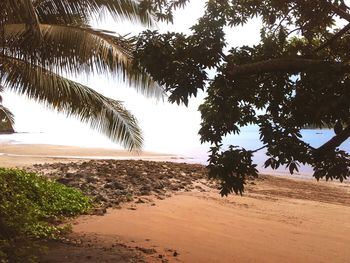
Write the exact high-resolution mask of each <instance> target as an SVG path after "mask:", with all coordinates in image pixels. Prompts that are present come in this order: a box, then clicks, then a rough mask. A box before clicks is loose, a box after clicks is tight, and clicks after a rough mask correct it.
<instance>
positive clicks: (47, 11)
mask: <svg viewBox="0 0 350 263" xmlns="http://www.w3.org/2000/svg"><path fill="white" fill-rule="evenodd" d="M33 5H34V8H35V9H36V12H37V15H38V17H39V19H40V21H41V23H50V24H51V23H55V24H56V23H65V24H73V23H75V22H76V21H77V18H79V20H80V21H85V22H87V21H89V20H91V18H94V17H95V18H100V16H101V15H106V14H107V13H109V14H111V15H112V17H113V18H114V19H115V20H117V21H121V20H129V21H132V22H140V23H142V24H144V25H148V26H152V25H154V24H155V22H154V19H153V17H152V15H151V14H150V13H149V12H148V11H147V12H142V11H141V8H139V2H138V1H136V0H89V1H86V0H35V1H33ZM57 14H59V16H57Z"/></svg>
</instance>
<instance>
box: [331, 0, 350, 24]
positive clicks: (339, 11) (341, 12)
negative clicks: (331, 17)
mask: <svg viewBox="0 0 350 263" xmlns="http://www.w3.org/2000/svg"><path fill="white" fill-rule="evenodd" d="M325 3H326V4H327V5H328V7H329V8H330V9H331V10H332V11H333V12H334V13H335V14H337V15H338V16H339V17H341V18H343V19H345V20H347V21H349V22H350V14H349V13H347V12H345V11H344V10H343V9H341V8H339V7H338V6H335V5H333V4H332V3H330V2H328V1H325Z"/></svg>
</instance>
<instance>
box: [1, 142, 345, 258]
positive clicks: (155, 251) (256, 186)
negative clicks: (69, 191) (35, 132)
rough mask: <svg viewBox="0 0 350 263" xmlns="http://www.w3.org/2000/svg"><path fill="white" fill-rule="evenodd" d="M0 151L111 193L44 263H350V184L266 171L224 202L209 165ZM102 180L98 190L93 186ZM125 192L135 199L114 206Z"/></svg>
mask: <svg viewBox="0 0 350 263" xmlns="http://www.w3.org/2000/svg"><path fill="white" fill-rule="evenodd" d="M0 152H1V153H4V154H3V155H1V156H0V166H7V167H15V166H19V167H22V166H29V165H32V164H35V163H41V164H42V165H37V166H34V168H33V169H34V170H37V171H43V172H44V173H45V174H46V176H51V177H54V178H59V179H60V180H61V181H62V182H66V183H68V184H70V185H74V186H77V187H81V188H82V189H87V190H89V191H90V192H89V193H92V194H95V195H97V194H98V193H97V190H98V189H101V191H100V193H99V194H100V195H102V197H103V198H104V199H101V200H102V201H101V202H100V204H101V206H102V207H103V208H107V212H106V213H104V215H103V216H98V215H86V216H82V217H79V218H77V219H75V220H74V221H73V222H72V224H73V228H72V229H73V233H72V234H71V236H70V239H71V241H72V240H73V241H74V242H73V241H72V242H67V243H50V244H49V247H50V250H49V253H48V255H46V256H44V257H43V258H42V259H41V261H40V262H42V263H48V262H50V263H51V262H76V263H82V262H223V263H226V262H227V263H230V262H305V263H306V262H315V263H316V262H349V261H350V250H349V249H348V245H349V243H350V223H349V219H350V185H349V184H340V183H332V182H328V183H327V182H316V181H314V180H296V179H286V178H280V177H274V176H261V177H260V178H259V179H256V180H253V181H249V182H248V184H247V188H246V192H245V194H244V195H243V196H233V195H232V196H229V197H225V198H222V197H221V196H220V195H219V194H218V190H217V189H216V186H215V184H214V183H212V182H208V181H206V179H205V169H204V168H203V167H201V166H199V165H198V166H196V165H185V164H172V163H169V162H166V163H163V162H143V161H130V160H125V161H115V160H110V161H105V160H94V161H87V160H86V159H83V160H82V159H79V158H70V157H72V156H74V155H77V156H78V157H79V156H91V157H92V158H91V159H94V157H99V156H111V155H112V154H115V155H116V156H122V157H126V158H127V157H129V156H130V155H127V153H126V152H123V151H112V150H104V149H87V148H83V149H82V148H76V147H68V148H67V147H63V148H61V147H58V146H28V145H1V146H0ZM112 152H113V153H112ZM39 155H40V156H39ZM52 156H56V157H55V158H53V157H52ZM60 156H66V157H68V158H60ZM169 156H170V155H169ZM169 156H168V155H161V154H152V153H143V154H142V155H139V157H140V158H142V159H143V158H144V157H145V159H146V160H149V159H150V158H155V159H157V161H160V160H162V158H164V159H163V160H164V161H166V160H168V159H169V158H168V157H169ZM72 161H73V162H72ZM46 162H50V163H51V162H56V164H55V165H49V164H46V165H45V164H44V163H46ZM86 174H88V175H89V176H85V175H86ZM68 175H69V176H68ZM78 177H79V178H78ZM85 177H86V178H85ZM92 179H94V180H95V181H94V183H93V184H94V187H95V188H94V187H92V186H91V185H87V184H86V181H87V180H90V181H91V180H92ZM84 187H85V188H84ZM121 189H123V190H121ZM130 189H131V190H130ZM145 189H146V190H147V191H145ZM128 191H129V192H128ZM130 193H132V195H131V196H130ZM119 195H124V196H127V197H128V198H127V199H125V198H124V199H123V198H121V199H120V200H118V202H113V200H114V199H115V197H116V196H119Z"/></svg>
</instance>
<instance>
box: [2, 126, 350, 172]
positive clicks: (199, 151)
mask: <svg viewBox="0 0 350 263" xmlns="http://www.w3.org/2000/svg"><path fill="white" fill-rule="evenodd" d="M301 133H302V136H303V139H304V140H305V141H306V142H308V143H310V145H311V146H313V147H318V146H320V145H322V144H323V143H324V142H325V141H327V140H329V139H330V138H332V137H333V136H334V132H333V131H332V130H328V129H324V130H315V129H308V130H302V132H301ZM91 138H93V139H91ZM150 139H152V138H150ZM185 142H186V143H185V144H182V143H179V141H178V140H173V139H170V138H167V139H165V140H162V139H161V138H158V144H157V143H155V142H148V143H147V137H146V148H145V150H149V151H154V152H159V153H170V154H175V155H178V156H179V157H180V158H181V159H179V161H183V162H188V163H201V164H206V163H207V159H208V154H207V152H208V150H209V147H210V145H208V144H204V145H201V144H200V143H199V137H198V136H197V138H191V140H185ZM0 143H11V144H53V145H67V146H79V147H88V148H95V147H98V148H108V149H122V147H121V146H119V145H117V144H115V143H112V142H111V141H109V140H108V139H107V138H105V137H103V136H100V135H99V134H98V133H97V132H94V131H91V130H87V133H86V134H84V135H79V136H77V135H74V134H72V133H70V134H69V133H67V134H65V133H64V132H60V133H57V132H56V133H55V132H19V133H15V134H4V135H0ZM224 143H225V144H227V145H229V144H232V145H240V146H242V147H244V148H246V149H249V150H254V149H257V148H259V147H261V146H262V144H261V142H260V141H259V133H258V127H256V126H249V127H245V128H243V129H242V131H241V134H240V135H234V136H228V137H227V138H225V140H224ZM340 148H341V149H343V150H346V151H348V152H350V140H347V141H346V142H344V143H343V144H342V145H341V147H340ZM0 152H1V148H0ZM106 157H108V156H106ZM265 160H266V155H265V152H264V151H259V152H257V153H256V154H255V155H254V161H255V162H256V163H257V164H258V170H259V172H260V173H263V174H270V173H273V174H277V175H286V176H290V174H289V171H288V170H287V169H285V168H283V167H282V168H279V169H278V170H272V169H271V168H264V167H263V164H264V162H265ZM312 173H313V170H312V168H311V167H309V166H302V167H300V170H299V173H296V174H294V175H293V177H303V178H311V176H312Z"/></svg>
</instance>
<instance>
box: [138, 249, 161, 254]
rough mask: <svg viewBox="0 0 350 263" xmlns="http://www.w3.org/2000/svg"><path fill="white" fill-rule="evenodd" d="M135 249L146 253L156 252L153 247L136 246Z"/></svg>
mask: <svg viewBox="0 0 350 263" xmlns="http://www.w3.org/2000/svg"><path fill="white" fill-rule="evenodd" d="M136 249H137V250H140V251H141V252H143V253H145V254H148V255H150V254H155V253H157V250H155V249H154V248H145V247H136Z"/></svg>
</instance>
